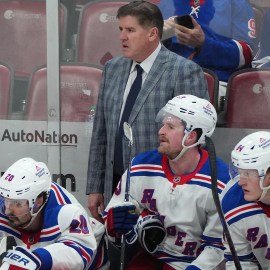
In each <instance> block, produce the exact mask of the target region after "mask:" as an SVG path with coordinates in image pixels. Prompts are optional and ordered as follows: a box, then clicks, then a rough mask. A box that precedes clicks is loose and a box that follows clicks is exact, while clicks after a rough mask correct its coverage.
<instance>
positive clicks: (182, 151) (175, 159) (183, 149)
mask: <svg viewBox="0 0 270 270" xmlns="http://www.w3.org/2000/svg"><path fill="white" fill-rule="evenodd" d="M188 135H189V133H186V134H185V135H184V138H183V140H182V147H183V148H182V150H181V151H180V153H179V154H178V155H177V156H176V157H175V158H174V159H170V158H169V160H170V161H177V160H178V159H179V158H181V157H182V156H183V155H184V154H185V153H186V151H187V150H188V149H189V148H191V147H194V146H197V145H199V144H200V143H199V142H196V143H194V144H192V145H189V146H187V145H185V141H186V138H187V136H188Z"/></svg>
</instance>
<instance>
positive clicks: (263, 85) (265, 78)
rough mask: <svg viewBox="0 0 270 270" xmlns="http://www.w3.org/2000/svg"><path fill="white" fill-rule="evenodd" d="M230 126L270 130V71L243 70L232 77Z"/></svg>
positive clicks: (228, 123)
mask: <svg viewBox="0 0 270 270" xmlns="http://www.w3.org/2000/svg"><path fill="white" fill-rule="evenodd" d="M226 100H227V102H226V109H225V113H226V127H233V128H252V129H253V128H255V129H256V128H258V129H269V128H270V117H269V116H270V69H266V68H265V69H255V68H249V69H243V70H240V71H237V72H235V73H233V74H232V75H231V77H230V78H229V81H228V87H227V93H226Z"/></svg>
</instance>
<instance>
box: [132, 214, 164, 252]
mask: <svg viewBox="0 0 270 270" xmlns="http://www.w3.org/2000/svg"><path fill="white" fill-rule="evenodd" d="M137 230H138V238H139V242H140V244H141V246H142V247H143V248H144V249H145V250H146V251H147V252H149V253H154V252H156V251H157V248H158V245H160V244H161V243H162V242H163V240H164V239H165V237H166V230H165V228H164V226H163V224H162V222H161V220H160V219H159V217H158V216H156V215H146V216H144V215H142V216H140V218H139V220H138V223H137Z"/></svg>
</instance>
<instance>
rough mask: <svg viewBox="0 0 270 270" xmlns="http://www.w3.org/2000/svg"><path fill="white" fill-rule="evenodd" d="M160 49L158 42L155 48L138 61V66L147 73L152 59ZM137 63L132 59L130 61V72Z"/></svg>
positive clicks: (152, 61)
mask: <svg viewBox="0 0 270 270" xmlns="http://www.w3.org/2000/svg"><path fill="white" fill-rule="evenodd" d="M160 49H161V44H160V43H159V44H158V46H157V48H156V49H155V50H154V51H153V52H152V53H151V54H150V55H149V56H148V57H147V58H146V59H145V60H143V61H142V62H141V63H140V66H141V67H142V69H143V71H144V72H145V73H146V74H148V73H149V71H150V69H151V67H152V65H153V63H154V61H155V60H156V58H157V55H158V53H159V51H160ZM137 64H138V63H137V62H135V61H133V63H132V67H131V70H130V72H133V71H134V69H135V66H136V65H137Z"/></svg>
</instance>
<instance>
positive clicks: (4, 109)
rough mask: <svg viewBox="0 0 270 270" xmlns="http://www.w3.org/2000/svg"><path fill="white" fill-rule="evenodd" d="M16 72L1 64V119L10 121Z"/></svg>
mask: <svg viewBox="0 0 270 270" xmlns="http://www.w3.org/2000/svg"><path fill="white" fill-rule="evenodd" d="M13 82H14V72H13V70H12V68H11V67H10V66H8V65H6V64H4V63H0V89H1V91H0V119H8V117H9V115H10V114H11V98H12V91H13Z"/></svg>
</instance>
